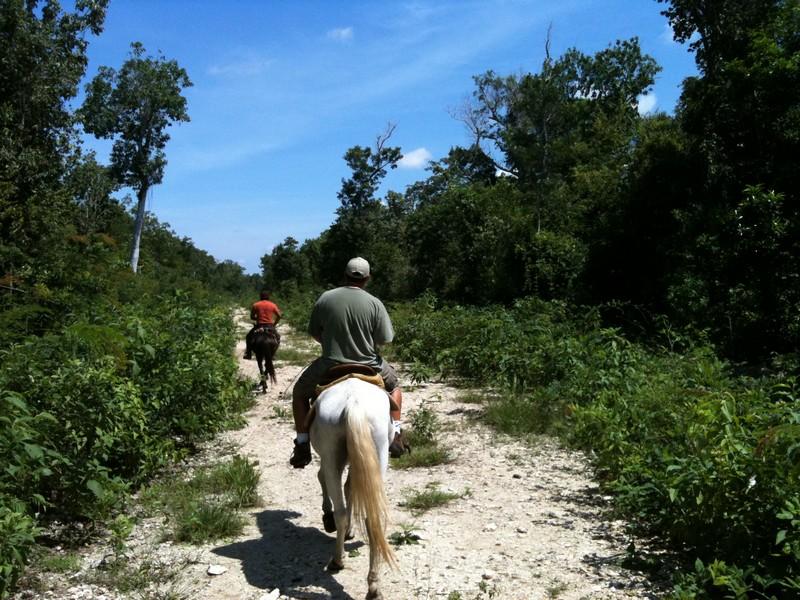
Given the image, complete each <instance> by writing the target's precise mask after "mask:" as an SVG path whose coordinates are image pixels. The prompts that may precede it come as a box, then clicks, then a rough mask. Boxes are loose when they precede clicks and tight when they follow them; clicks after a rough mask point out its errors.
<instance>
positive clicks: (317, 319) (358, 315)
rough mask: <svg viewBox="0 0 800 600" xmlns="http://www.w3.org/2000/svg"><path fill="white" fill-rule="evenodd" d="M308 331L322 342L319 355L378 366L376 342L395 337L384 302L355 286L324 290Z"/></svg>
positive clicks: (380, 361) (315, 305) (379, 359)
mask: <svg viewBox="0 0 800 600" xmlns="http://www.w3.org/2000/svg"><path fill="white" fill-rule="evenodd" d="M308 333H310V334H311V335H312V336H314V337H315V338H318V339H320V341H321V342H322V357H323V358H328V359H331V360H335V361H337V362H345V363H350V362H352V363H359V364H363V365H369V366H371V367H375V368H380V366H381V363H382V362H383V359H382V358H381V357H380V355H379V354H378V345H380V344H386V343H388V342H391V341H392V338H394V330H393V329H392V322H391V321H390V320H389V313H387V312H386V307H385V306H384V305H383V302H381V301H380V300H378V299H377V298H376V297H375V296H373V295H372V294H370V293H369V292H367V291H365V290H363V289H361V288H358V287H354V286H343V287H338V288H335V289H333V290H328V291H327V292H325V293H323V294H322V295H321V296H320V297H319V299H318V300H317V303H316V304H314V309H313V310H312V311H311V320H310V321H309V323H308Z"/></svg>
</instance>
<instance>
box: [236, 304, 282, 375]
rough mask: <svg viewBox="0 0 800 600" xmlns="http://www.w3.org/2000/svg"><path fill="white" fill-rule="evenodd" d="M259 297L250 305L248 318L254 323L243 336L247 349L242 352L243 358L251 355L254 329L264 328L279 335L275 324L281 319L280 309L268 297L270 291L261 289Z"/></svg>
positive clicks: (248, 358) (249, 357)
mask: <svg viewBox="0 0 800 600" xmlns="http://www.w3.org/2000/svg"><path fill="white" fill-rule="evenodd" d="M260 297H261V299H260V300H259V301H258V302H254V303H253V306H251V307H250V319H251V320H253V321H255V322H256V323H255V325H253V328H252V329H251V330H250V331H249V332H247V337H246V338H245V342H246V344H247V349H246V350H245V353H244V358H245V360H250V359H251V358H252V356H253V337H254V336H255V333H256V331H258V330H259V329H264V330H266V331H267V332H269V333H270V334H271V335H273V336H276V337H279V336H278V331H277V329H275V326H276V325H277V324H278V321H280V320H281V310H280V309H279V308H278V305H277V304H275V303H274V302H272V301H271V300H270V299H269V297H270V293H269V291H268V290H261V294H260Z"/></svg>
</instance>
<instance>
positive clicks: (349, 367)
mask: <svg viewBox="0 0 800 600" xmlns="http://www.w3.org/2000/svg"><path fill="white" fill-rule="evenodd" d="M351 378H356V379H360V380H361V381H366V382H367V383H371V384H373V385H377V386H378V387H379V388H381V389H383V388H384V385H383V377H381V376H380V373H378V372H377V371H376V370H375V369H373V368H372V367H370V366H368V365H359V364H357V363H345V364H342V365H334V366H333V367H331V368H330V369H328V370H327V371H326V372H325V374H324V375H323V376H322V377H321V378H320V381H319V383H318V384H317V387H316V388H315V390H314V396H315V398H316V396H319V395H320V394H321V393H322V392H324V391H325V390H327V389H328V388H329V387H332V386H334V385H336V384H337V383H339V382H341V381H344V380H345V379H351Z"/></svg>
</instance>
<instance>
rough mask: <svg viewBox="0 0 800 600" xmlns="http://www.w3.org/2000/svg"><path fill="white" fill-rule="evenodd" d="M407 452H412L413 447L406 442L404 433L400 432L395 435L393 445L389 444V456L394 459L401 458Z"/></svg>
mask: <svg viewBox="0 0 800 600" xmlns="http://www.w3.org/2000/svg"><path fill="white" fill-rule="evenodd" d="M407 452H411V446H409V445H408V443H407V442H406V440H405V436H404V435H403V432H402V431H398V432H396V433H395V434H394V439H393V440H392V443H391V444H389V456H391V457H392V458H400V457H401V456H403V454H405V453H407Z"/></svg>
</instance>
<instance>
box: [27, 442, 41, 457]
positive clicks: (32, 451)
mask: <svg viewBox="0 0 800 600" xmlns="http://www.w3.org/2000/svg"><path fill="white" fill-rule="evenodd" d="M25 452H27V453H28V456H30V457H31V458H34V459H35V458H42V457H43V456H44V450H43V449H42V447H41V446H38V445H36V444H25Z"/></svg>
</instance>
